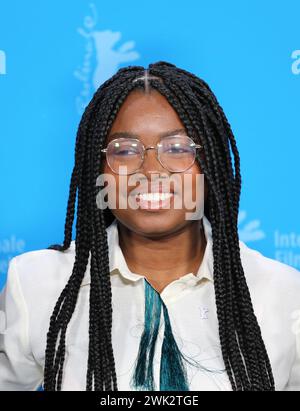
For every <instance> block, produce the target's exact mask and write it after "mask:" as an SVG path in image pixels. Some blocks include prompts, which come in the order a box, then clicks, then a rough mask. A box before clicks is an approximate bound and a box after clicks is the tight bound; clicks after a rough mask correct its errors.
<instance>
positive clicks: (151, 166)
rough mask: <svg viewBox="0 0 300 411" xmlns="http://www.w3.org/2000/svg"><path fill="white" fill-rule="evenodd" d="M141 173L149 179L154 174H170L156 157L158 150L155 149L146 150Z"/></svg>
mask: <svg viewBox="0 0 300 411" xmlns="http://www.w3.org/2000/svg"><path fill="white" fill-rule="evenodd" d="M140 172H141V173H143V174H145V175H146V176H147V177H150V175H151V174H154V173H161V172H165V173H168V170H166V169H165V168H164V167H163V166H162V165H161V164H160V162H159V160H158V158H157V156H156V150H155V149H154V148H147V149H146V150H145V155H144V162H143V164H142V167H141V170H140Z"/></svg>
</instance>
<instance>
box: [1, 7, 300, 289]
mask: <svg viewBox="0 0 300 411" xmlns="http://www.w3.org/2000/svg"><path fill="white" fill-rule="evenodd" d="M299 15H300V2H299V0H288V1H285V2H283V1H271V0H265V1H261V0H251V1H248V0H243V1H241V2H238V1H236V0H227V1H226V2H225V1H222V0H216V1H214V2H207V1H204V0H187V1H185V2H184V3H182V2H181V1H180V2H179V1H165V2H162V1H157V0H152V1H151V2H148V3H141V2H140V1H137V0H134V1H133V0H132V1H127V2H121V1H117V2H116V1H114V2H107V1H96V0H95V1H94V3H90V2H87V1H84V0H77V1H76V2H75V1H74V2H69V1H68V2H67V1H65V2H61V1H58V0H55V1H54V0H52V1H43V2H41V1H39V0H27V1H22V0H19V1H2V2H1V5H0V120H1V121H0V139H1V142H0V179H1V181H0V183H1V201H0V288H1V287H2V286H3V284H4V282H5V276H6V272H7V266H8V262H9V260H10V259H11V258H12V257H13V256H14V255H16V254H20V253H23V252H25V251H30V250H35V249H40V248H45V247H47V246H48V245H49V244H51V243H54V242H61V241H62V239H63V228H64V218H65V212H66V203H67V194H68V187H69V179H70V175H71V170H72V166H73V152H74V143H75V136H76V131H77V126H78V123H79V120H80V116H81V114H82V110H83V108H84V106H85V105H86V104H87V102H88V101H89V99H90V98H91V97H92V94H93V92H94V91H95V89H96V88H97V87H98V86H99V85H100V84H101V83H102V82H103V81H104V80H106V79H107V78H108V77H110V76H111V75H112V74H114V73H115V72H116V70H117V69H118V68H120V67H123V66H126V65H128V64H138V65H143V66H145V67H146V66H147V65H148V64H149V63H151V62H155V61H158V60H167V61H170V62H173V63H175V64H176V65H178V66H180V67H182V68H184V69H187V70H189V71H192V72H194V73H195V74H197V75H198V76H200V77H202V78H203V79H205V80H206V81H207V82H208V83H209V84H210V85H211V87H212V89H213V90H214V92H215V93H216V95H217V97H218V99H219V101H220V103H221V105H222V106H223V108H224V111H225V113H226V114H227V116H228V118H229V121H230V123H231V125H232V128H233V131H234V133H235V135H236V139H237V142H238V146H239V149H240V154H241V161H242V163H241V164H242V176H243V192H242V199H241V212H240V224H239V230H240V236H241V239H242V240H244V241H245V242H246V243H247V244H248V245H249V246H250V247H252V248H256V249H257V250H259V251H261V252H262V253H263V254H265V255H267V256H269V257H271V258H275V259H278V260H280V261H283V262H285V263H287V264H290V265H293V266H295V267H296V268H298V269H300V220H299V203H300V201H299V200H300V194H299V155H300V140H299V137H300V136H299V112H300V110H299V109H300V35H299Z"/></svg>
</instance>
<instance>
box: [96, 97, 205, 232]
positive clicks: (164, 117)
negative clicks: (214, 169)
mask: <svg viewBox="0 0 300 411" xmlns="http://www.w3.org/2000/svg"><path fill="white" fill-rule="evenodd" d="M179 130H181V131H179ZM173 131H175V132H176V133H175V134H185V135H186V134H187V133H186V131H185V128H184V125H183V124H182V122H181V120H180V118H179V117H178V115H177V113H176V111H175V110H174V109H173V107H172V106H171V105H170V104H169V102H168V101H167V99H166V98H165V97H164V96H162V95H161V94H160V93H159V92H157V91H156V90H151V92H150V93H149V94H144V93H143V92H142V91H139V90H135V91H133V92H131V93H130V94H129V95H128V96H127V98H126V100H125V101H124V103H123V105H122V107H121V108H120V110H119V112H118V114H117V116H116V118H115V121H114V123H113V125H112V128H111V130H110V133H109V135H108V137H107V141H106V143H107V144H108V143H109V142H110V141H111V140H113V139H115V138H117V137H120V135H116V134H115V133H124V132H126V133H130V134H133V135H134V136H138V138H139V140H140V141H141V142H142V143H143V144H144V146H154V145H156V143H157V142H158V141H159V140H160V138H161V135H162V134H164V133H169V132H173ZM135 138H137V137H135ZM102 170H103V173H106V174H110V175H111V176H110V177H114V178H115V181H116V193H115V194H116V209H111V212H112V213H113V214H114V216H115V217H116V218H117V220H119V221H120V222H121V223H122V224H123V225H124V226H126V227H127V228H129V229H130V230H132V231H134V232H136V233H139V234H142V235H144V236H149V237H151V236H152V237H159V236H162V235H166V234H171V233H174V232H176V231H178V230H180V229H182V228H183V227H184V226H186V225H188V224H190V223H191V222H192V221H195V220H189V219H187V218H186V213H187V212H190V213H191V212H193V209H191V208H190V206H189V208H188V209H187V208H185V203H184V201H183V200H182V208H180V209H179V208H178V207H177V206H176V207H174V201H175V197H174V196H176V195H177V196H178V195H180V196H182V195H183V192H184V190H185V189H186V190H189V192H190V193H189V194H190V196H192V197H191V198H192V199H193V201H195V200H196V176H197V175H199V174H201V170H200V167H199V165H198V163H197V162H196V161H195V162H194V164H193V165H192V166H191V167H190V168H189V169H188V170H186V171H184V172H182V173H175V174H176V175H177V177H176V178H177V179H178V178H179V179H180V181H181V182H182V188H181V190H179V191H177V190H176V188H175V186H174V185H172V184H171V185H170V187H171V190H170V191H172V188H173V190H175V194H174V196H172V197H171V199H170V200H169V201H170V203H169V204H170V207H169V208H160V209H154V210H153V209H151V207H150V208H146V209H145V208H144V207H142V206H139V207H138V208H137V209H133V208H131V207H127V208H126V209H122V208H120V207H119V201H118V199H119V195H120V194H121V195H124V194H123V193H124V192H125V193H126V198H129V196H130V195H131V193H133V190H134V191H135V192H136V191H137V190H136V188H137V187H138V185H139V184H138V183H137V184H136V185H135V186H132V185H128V179H129V177H130V176H124V175H123V176H120V175H119V174H116V173H115V172H114V171H112V170H111V169H110V167H109V165H108V164H107V161H106V159H105V156H104V164H103V169H102ZM137 173H139V174H142V175H143V176H144V181H145V183H146V185H147V186H148V187H149V190H148V191H149V192H150V191H151V175H152V178H153V177H155V178H154V180H155V179H157V178H158V177H159V176H160V175H161V174H162V175H163V176H167V177H171V176H172V174H173V177H174V173H171V172H169V171H168V170H167V169H165V168H164V167H163V166H162V165H161V164H160V162H159V161H158V160H157V158H156V153H155V150H147V151H146V153H145V159H144V163H143V164H142V166H141V168H140V169H139V170H138V171H137ZM188 174H189V175H190V176H189V177H187V178H190V179H191V185H189V188H188V186H187V184H186V185H184V181H185V180H184V175H188ZM198 178H199V176H198ZM177 181H178V180H177ZM124 182H125V184H124ZM125 187H126V189H127V190H124V188H125ZM120 191H121V193H120ZM153 191H157V190H153ZM191 191H192V192H191ZM111 194H112V193H111ZM185 194H186V193H185ZM200 195H202V200H203V194H202V193H200ZM137 201H139V200H137ZM150 204H151V203H150ZM195 209H196V208H194V210H195Z"/></svg>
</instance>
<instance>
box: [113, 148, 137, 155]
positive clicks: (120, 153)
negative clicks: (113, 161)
mask: <svg viewBox="0 0 300 411" xmlns="http://www.w3.org/2000/svg"><path fill="white" fill-rule="evenodd" d="M134 154H136V152H135V151H133V150H130V149H128V150H119V151H117V152H116V153H115V155H117V156H130V155H134Z"/></svg>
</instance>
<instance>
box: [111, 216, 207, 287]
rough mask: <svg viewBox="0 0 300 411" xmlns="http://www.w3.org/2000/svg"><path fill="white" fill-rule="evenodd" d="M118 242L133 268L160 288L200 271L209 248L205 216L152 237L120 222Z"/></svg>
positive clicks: (131, 268)
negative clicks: (165, 233)
mask: <svg viewBox="0 0 300 411" xmlns="http://www.w3.org/2000/svg"><path fill="white" fill-rule="evenodd" d="M118 232H119V244H120V247H121V250H122V252H123V254H124V258H125V260H126V263H127V265H128V268H129V270H130V271H132V272H134V273H136V274H140V275H144V276H145V277H146V278H147V280H148V281H149V283H150V284H152V285H153V286H154V287H155V288H156V290H157V291H158V292H161V291H162V290H163V289H164V288H165V287H166V286H167V285H168V284H169V283H171V282H172V281H174V280H176V279H178V278H179V277H181V276H183V275H185V274H187V273H194V274H197V272H198V269H199V267H200V265H201V262H202V260H203V255H204V252H205V248H206V238H205V234H204V229H203V224H202V220H200V221H199V220H197V221H191V222H190V223H189V224H187V225H186V226H185V227H183V228H181V229H180V230H178V231H176V232H174V233H172V234H168V235H166V236H162V237H160V238H151V237H146V236H143V235H140V234H138V233H136V232H134V231H132V230H129V229H128V228H127V227H125V226H124V225H122V224H120V223H119V222H118Z"/></svg>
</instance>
